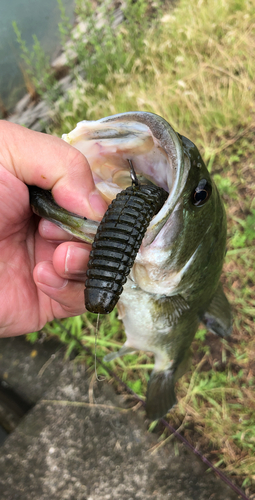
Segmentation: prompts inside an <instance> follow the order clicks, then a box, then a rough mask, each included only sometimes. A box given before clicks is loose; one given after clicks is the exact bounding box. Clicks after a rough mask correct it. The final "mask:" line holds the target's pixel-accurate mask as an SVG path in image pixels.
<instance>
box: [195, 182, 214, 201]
mask: <svg viewBox="0 0 255 500" xmlns="http://www.w3.org/2000/svg"><path fill="white" fill-rule="evenodd" d="M211 194H212V186H211V184H209V182H208V181H207V180H206V179H201V181H199V183H198V185H197V187H196V189H195V190H194V192H193V194H192V203H193V205H195V206H196V207H201V206H202V205H204V204H205V203H206V202H207V200H208V199H209V198H210V196H211Z"/></svg>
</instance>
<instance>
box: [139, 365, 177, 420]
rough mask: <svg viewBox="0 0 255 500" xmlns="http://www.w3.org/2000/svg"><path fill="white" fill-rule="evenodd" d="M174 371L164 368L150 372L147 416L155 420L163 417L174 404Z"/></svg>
mask: <svg viewBox="0 0 255 500" xmlns="http://www.w3.org/2000/svg"><path fill="white" fill-rule="evenodd" d="M174 382H175V381H174V373H173V371H172V370H165V371H159V372H155V371H153V372H152V374H151V378H150V380H149V383H148V388H147V399H146V413H147V417H148V418H150V419H152V420H156V419H158V418H161V417H163V416H164V415H165V414H166V413H167V412H168V411H169V410H170V409H171V408H172V407H173V406H174V405H175V404H176V396H175V392H174Z"/></svg>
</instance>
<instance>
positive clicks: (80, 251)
mask: <svg viewBox="0 0 255 500" xmlns="http://www.w3.org/2000/svg"><path fill="white" fill-rule="evenodd" d="M88 256H89V250H88V249H85V248H81V247H77V246H74V245H70V246H69V247H68V249H67V252H66V260H65V272H66V273H70V274H84V275H85V272H86V269H87V264H88Z"/></svg>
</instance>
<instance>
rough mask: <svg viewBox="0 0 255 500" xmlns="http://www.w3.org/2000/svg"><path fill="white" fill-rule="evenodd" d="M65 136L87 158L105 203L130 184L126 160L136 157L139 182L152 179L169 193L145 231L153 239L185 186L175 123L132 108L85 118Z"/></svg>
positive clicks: (180, 149)
mask: <svg viewBox="0 0 255 500" xmlns="http://www.w3.org/2000/svg"><path fill="white" fill-rule="evenodd" d="M141 115H142V118H141ZM141 120H142V121H141ZM63 139H64V140H65V141H66V142H68V143H69V144H71V145H72V146H74V147H75V148H76V149H78V150H79V151H81V152H82V153H83V154H84V155H85V156H86V158H87V160H88V162H89V164H90V168H91V171H92V174H93V178H94V181H95V184H96V186H97V189H98V190H99V191H100V193H101V194H102V196H103V197H104V199H105V200H106V201H107V203H111V201H112V200H113V199H114V198H115V197H116V195H117V193H118V192H120V191H122V190H123V189H125V188H126V187H127V186H129V185H131V182H132V181H131V177H130V169H129V163H128V160H132V162H133V166H134V169H135V172H136V174H137V177H138V180H139V181H140V182H141V183H146V182H152V183H153V184H156V185H157V186H159V187H162V188H163V189H165V190H166V191H167V192H168V193H169V196H168V199H167V201H166V202H165V204H164V206H163V207H162V209H161V210H160V211H159V213H158V214H157V215H156V216H155V217H154V218H153V219H152V221H151V223H150V226H149V228H148V230H147V233H146V237H147V239H148V243H149V241H151V240H153V239H154V238H155V236H156V235H157V233H158V232H159V231H160V229H161V227H162V226H163V225H164V221H165V220H166V218H168V217H169V215H170V213H171V212H172V211H173V209H174V207H175V205H176V202H177V200H178V198H179V196H180V195H181V191H182V188H183V186H184V184H185V182H184V181H185V179H184V177H185V178H186V175H184V171H185V170H184V157H183V148H182V145H181V142H180V139H179V137H178V136H177V134H176V133H175V132H174V130H173V129H172V127H170V125H169V124H168V123H167V122H166V121H165V120H163V119H162V118H160V117H158V116H157V115H153V114H152V113H136V112H131V113H122V114H120V115H114V116H112V117H107V118H103V119H101V120H98V121H82V122H80V123H78V124H77V126H76V128H75V129H74V130H73V131H72V132H70V133H69V134H65V135H63Z"/></svg>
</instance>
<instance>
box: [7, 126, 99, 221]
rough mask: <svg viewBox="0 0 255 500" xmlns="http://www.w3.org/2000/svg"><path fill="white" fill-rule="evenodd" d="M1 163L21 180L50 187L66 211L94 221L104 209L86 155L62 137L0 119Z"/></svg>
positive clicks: (43, 187)
mask: <svg viewBox="0 0 255 500" xmlns="http://www.w3.org/2000/svg"><path fill="white" fill-rule="evenodd" d="M0 162H1V163H2V165H3V166H4V167H5V168H6V169H7V170H9V171H10V172H11V173H12V174H13V175H15V176H16V177H17V178H18V179H20V180H21V181H23V182H24V183H26V184H29V185H35V186H39V187H41V188H42V189H51V190H52V194H53V196H54V199H55V200H56V202H57V203H58V204H59V205H60V206H62V207H64V208H65V209H66V210H69V211H71V212H75V213H77V214H78V215H82V216H85V217H87V218H89V219H94V220H95V219H100V218H101V217H102V215H103V214H104V212H105V210H106V208H107V205H106V203H105V201H104V200H103V199H102V197H101V195H100V194H99V192H98V191H97V190H96V188H95V184H94V181H93V177H92V174H91V170H90V166H89V164H88V162H87V160H86V158H85V156H83V154H82V153H81V152H80V151H78V150H77V149H75V148H73V147H72V146H70V145H69V144H67V143H66V142H64V141H63V140H62V139H59V138H57V137H54V136H51V135H47V134H43V133H41V132H34V131H33V130H29V129H26V128H24V127H21V126H20V125H16V124H14V123H10V122H7V121H4V120H0Z"/></svg>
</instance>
